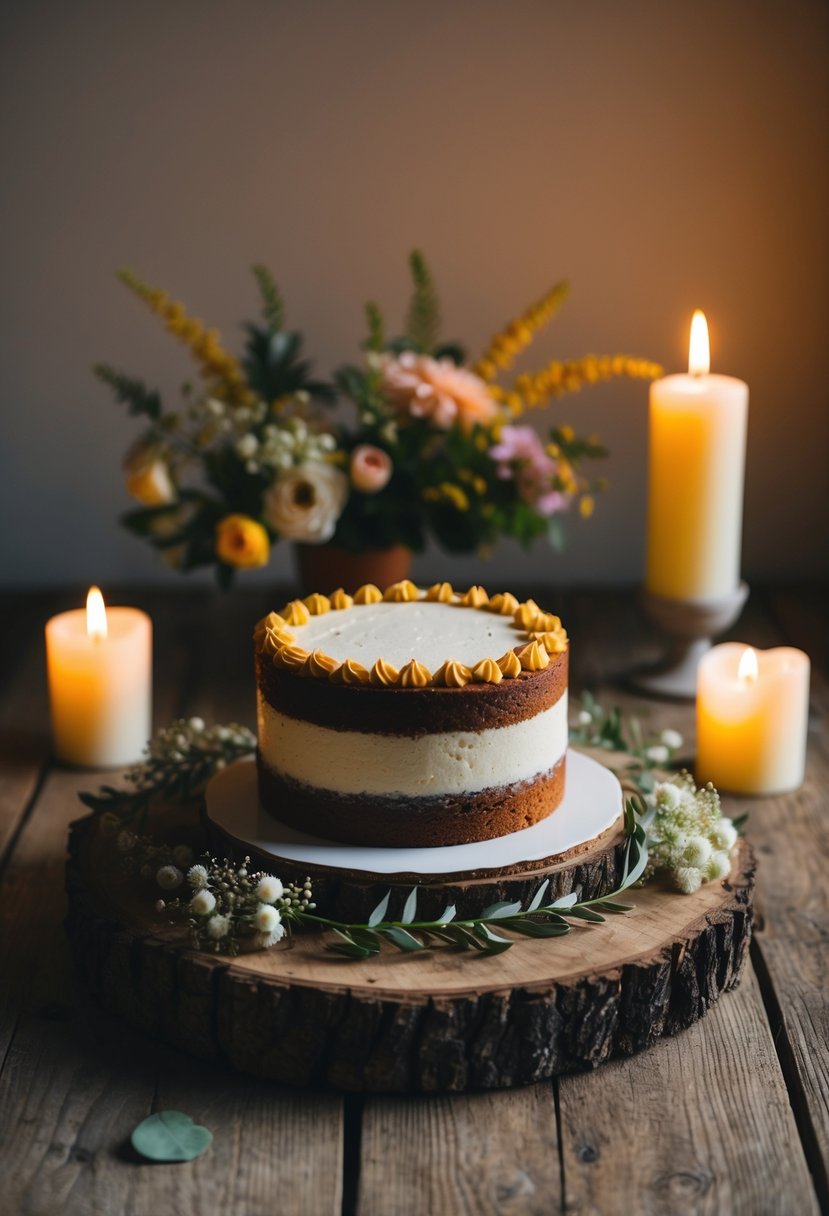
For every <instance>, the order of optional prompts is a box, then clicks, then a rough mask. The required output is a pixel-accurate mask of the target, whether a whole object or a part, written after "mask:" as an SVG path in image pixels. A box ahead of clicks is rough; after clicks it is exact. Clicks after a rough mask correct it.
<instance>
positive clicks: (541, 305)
mask: <svg viewBox="0 0 829 1216" xmlns="http://www.w3.org/2000/svg"><path fill="white" fill-rule="evenodd" d="M569 289H570V288H569V284H568V283H566V282H561V283H556V285H555V287H553V288H551V289H550V291H548V292H547V293H546V294H545V295H543V296H542V297H541V299H540V300H536V302H535V304H531V305H530V307H529V308H528V309H527V311H526V312H525V313H522V314H521V316H520V317H516V318H515V320H514V321H510V323H509V325H507V326H506V328H505V329H503V330H502V331H501V332H500V333H499V334H496V335H495V337H494V338H493V339H492V341H491V342H490V344H489V347H488V348H487V350H486V351H485V352H484V354H483V355H482V357H481V358H480V359H479V360H478V362H477V363H476V364H475V368H474V370H475V371H476V372H477V374H478V375H479V376H481V377H482V378H483V379H484V380H487V381H491V380H494V379H495V377H496V375H497V374H498V370H499V369H500V370H501V371H508V370H509V368H510V367H512V364H513V362H514V361H515V358H516V356H518V355H520V353H521V351H522V350H524V348H525V347H527V346H529V344H530V343H531V342H532V340H533V338H534V337H535V335H536V334H537V333H538V331H539V329H541V327H542V326H543V325H546V324H547V322H548V321H549V320H551V319H552V318H553V317H554V316H555V314H556V313H557V312H558V310H559V308H561V305H562V304H563V303H564V301H565V299H566V298H567V293H568V291H569ZM513 412H515V411H513Z"/></svg>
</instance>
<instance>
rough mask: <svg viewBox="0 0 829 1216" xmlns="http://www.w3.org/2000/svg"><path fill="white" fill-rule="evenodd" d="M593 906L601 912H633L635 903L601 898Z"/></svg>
mask: <svg viewBox="0 0 829 1216" xmlns="http://www.w3.org/2000/svg"><path fill="white" fill-rule="evenodd" d="M594 907H596V908H599V909H601V911H602V912H633V911H634V909H635V907H636V905H635V904H623V903H622V901H621V900H619V899H602V900H600V902H599V903H597V904H594Z"/></svg>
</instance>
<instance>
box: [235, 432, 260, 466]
mask: <svg viewBox="0 0 829 1216" xmlns="http://www.w3.org/2000/svg"><path fill="white" fill-rule="evenodd" d="M258 447H259V440H258V439H257V438H256V436H255V435H254V434H253V433H252V432H250V431H248V433H247V435H243V436H242V438H241V439H240V440H239V442H238V443H237V444H236V453H237V455H238V456H239V457H240V458H241V459H242V460H249V459H250V458H251V456H255V455H256V450H257V448H258Z"/></svg>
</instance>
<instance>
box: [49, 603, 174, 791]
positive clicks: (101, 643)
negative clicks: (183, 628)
mask: <svg viewBox="0 0 829 1216" xmlns="http://www.w3.org/2000/svg"><path fill="white" fill-rule="evenodd" d="M46 664H47V671H48V679H49V701H50V707H51V713H52V733H53V736H54V743H55V752H56V754H57V755H58V756H59V758H60V759H61V760H65V761H67V763H69V764H77V765H82V766H85V767H88V768H114V767H118V766H120V765H124V764H132V763H134V762H135V761H137V760H139V759H140V758H141V755H142V752H143V750H144V747H145V746H146V744H147V741H148V739H149V738H150V734H151V730H152V719H151V713H152V708H151V707H152V623H151V621H150V618H149V617H148V616H147V614H146V613H145V612H140V611H139V610H138V609H137V608H109V609H105V608H104V603H103V599H102V598H101V593H100V592H99V591H98V589H97V587H93V588H91V590H90V593H89V596H88V597H87V607H86V610H84V609H82V608H80V609H76V610H74V611H72V612H62V613H60V614H59V615H58V616H54V617H52V619H51V620H50V621H48V622H47V624H46Z"/></svg>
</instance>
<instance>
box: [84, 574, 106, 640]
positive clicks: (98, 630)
mask: <svg viewBox="0 0 829 1216" xmlns="http://www.w3.org/2000/svg"><path fill="white" fill-rule="evenodd" d="M86 632H87V634H88V635H89V637H91V638H95V639H100V638H105V637H106V635H107V610H106V608H105V606H104V597H103V596H102V595H101V591H100V588H99V587H90V588H89V594H88V595H87V597H86Z"/></svg>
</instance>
